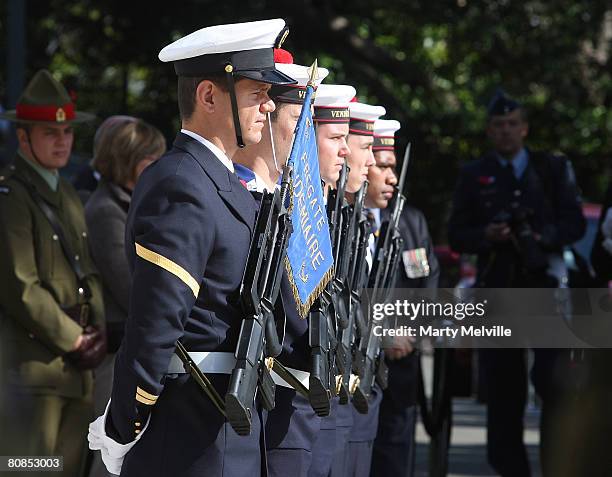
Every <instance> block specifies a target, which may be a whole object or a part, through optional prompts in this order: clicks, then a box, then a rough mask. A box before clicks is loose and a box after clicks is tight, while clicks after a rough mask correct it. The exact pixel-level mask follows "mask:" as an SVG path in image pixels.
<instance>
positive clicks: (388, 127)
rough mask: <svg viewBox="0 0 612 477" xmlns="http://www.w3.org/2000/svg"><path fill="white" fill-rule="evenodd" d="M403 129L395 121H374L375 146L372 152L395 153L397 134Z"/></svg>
mask: <svg viewBox="0 0 612 477" xmlns="http://www.w3.org/2000/svg"><path fill="white" fill-rule="evenodd" d="M400 127H401V125H400V123H399V121H396V120H395V119H377V120H376V121H374V144H373V145H372V150H373V151H374V152H377V151H395V132H396V131H398V130H399V128H400Z"/></svg>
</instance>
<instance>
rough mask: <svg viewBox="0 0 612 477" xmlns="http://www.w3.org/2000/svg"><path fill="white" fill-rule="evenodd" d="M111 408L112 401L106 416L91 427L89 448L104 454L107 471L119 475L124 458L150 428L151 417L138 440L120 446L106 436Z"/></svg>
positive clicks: (103, 458) (102, 416) (103, 459)
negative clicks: (106, 424) (107, 417)
mask: <svg viewBox="0 0 612 477" xmlns="http://www.w3.org/2000/svg"><path fill="white" fill-rule="evenodd" d="M109 407H110V400H109V401H108V404H107V405H106V410H105V411H104V414H102V415H101V416H100V417H98V418H97V419H96V420H95V421H93V422H92V423H91V424H90V425H89V434H88V435H87V440H88V441H89V448H90V449H91V450H99V451H100V452H101V453H102V462H104V465H105V466H106V470H108V471H109V472H110V473H111V474H115V475H119V474H120V473H121V466H122V465H123V458H124V457H125V455H126V454H127V453H128V452H129V450H130V449H131V448H132V447H134V444H136V442H138V439H140V438H141V437H142V435H143V434H144V432H145V430H146V429H147V427H148V426H149V419H150V416H149V419H147V423H146V424H145V426H144V428H143V429H142V431H141V432H140V434H138V435H137V436H136V439H134V440H133V441H132V442H129V443H127V444H119V443H118V442H116V441H115V440H113V439H111V438H110V437H108V436H107V435H106V428H105V422H106V416H107V414H108V408H109Z"/></svg>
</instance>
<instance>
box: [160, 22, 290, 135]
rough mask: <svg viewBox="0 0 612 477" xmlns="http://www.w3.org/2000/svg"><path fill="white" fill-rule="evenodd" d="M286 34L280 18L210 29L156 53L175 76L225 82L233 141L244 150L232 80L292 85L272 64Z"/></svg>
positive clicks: (196, 32)
mask: <svg viewBox="0 0 612 477" xmlns="http://www.w3.org/2000/svg"><path fill="white" fill-rule="evenodd" d="M288 32H289V30H287V29H286V27H285V21H284V20H282V19H280V18H277V19H274V20H261V21H255V22H246V23H233V24H227V25H215V26H210V27H206V28H202V29H200V30H197V31H195V32H193V33H191V34H189V35H187V36H185V37H183V38H180V39H178V40H176V41H175V42H173V43H171V44H169V45H168V46H166V47H165V48H163V49H162V50H161V51H160V52H159V59H160V60H161V61H164V62H170V61H171V62H173V63H174V70H175V71H176V74H177V75H178V76H182V77H192V78H198V77H203V78H206V77H212V78H219V77H223V76H224V77H225V78H226V81H227V86H228V90H229V93H230V97H231V103H232V114H233V118H234V129H235V132H236V139H237V143H238V146H240V147H243V146H244V142H243V140H242V131H241V129H240V120H239V117H238V109H237V106H236V104H237V101H236V91H235V88H234V82H235V79H234V78H235V77H242V78H248V79H251V80H254V81H261V82H263V83H269V84H272V85H291V84H295V83H296V81H295V80H294V79H293V78H291V77H290V76H287V75H286V74H284V73H282V72H281V71H279V70H277V69H276V66H275V63H274V48H275V47H280V45H281V44H282V42H283V41H284V39H285V38H286V36H287V34H288Z"/></svg>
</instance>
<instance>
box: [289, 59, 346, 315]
mask: <svg viewBox="0 0 612 477" xmlns="http://www.w3.org/2000/svg"><path fill="white" fill-rule="evenodd" d="M315 68H316V66H315ZM312 94H313V87H312V86H311V85H310V84H309V85H308V87H307V88H306V97H305V99H304V106H303V107H302V112H301V113H300V118H299V120H298V123H297V126H296V128H295V134H294V142H293V147H292V149H291V154H289V160H288V164H289V165H291V167H292V168H293V174H292V180H291V187H290V188H289V190H290V196H291V197H290V200H291V202H290V205H289V213H290V216H291V221H292V224H293V233H292V234H291V236H290V237H289V244H288V246H287V258H286V260H285V266H286V267H287V272H288V275H289V280H290V282H291V286H292V288H293V295H294V297H295V301H296V303H297V305H298V310H299V311H300V315H301V316H302V318H305V317H306V315H307V314H308V311H309V310H310V307H311V305H312V304H313V302H314V301H315V300H316V299H317V298H318V297H319V295H320V294H321V292H322V291H323V289H324V288H325V286H326V285H327V283H328V282H329V280H330V279H331V277H332V276H333V271H334V259H333V256H332V247H331V240H330V237H329V223H328V221H327V213H326V208H325V201H324V200H323V189H322V187H321V176H320V174H319V157H318V152H317V138H316V136H315V126H314V123H313V120H312V111H311V106H310V100H311V96H312Z"/></svg>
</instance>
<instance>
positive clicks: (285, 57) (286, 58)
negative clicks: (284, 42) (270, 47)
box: [274, 48, 293, 65]
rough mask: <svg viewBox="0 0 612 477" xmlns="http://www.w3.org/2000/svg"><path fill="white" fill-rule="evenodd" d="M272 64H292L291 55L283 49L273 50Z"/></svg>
mask: <svg viewBox="0 0 612 477" xmlns="http://www.w3.org/2000/svg"><path fill="white" fill-rule="evenodd" d="M274 63H283V64H286V65H291V64H293V55H292V54H291V53H289V52H288V51H287V50H284V49H283V48H274Z"/></svg>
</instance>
